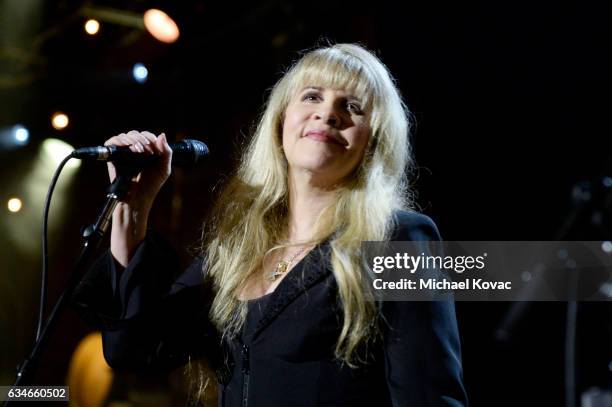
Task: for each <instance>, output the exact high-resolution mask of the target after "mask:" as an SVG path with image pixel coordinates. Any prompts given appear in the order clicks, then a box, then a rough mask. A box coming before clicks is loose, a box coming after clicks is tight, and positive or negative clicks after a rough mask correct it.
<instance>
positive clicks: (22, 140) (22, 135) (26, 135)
mask: <svg viewBox="0 0 612 407" xmlns="http://www.w3.org/2000/svg"><path fill="white" fill-rule="evenodd" d="M13 134H14V137H15V141H16V142H17V144H20V145H24V144H27V143H28V140H29V139H30V132H29V131H28V129H26V128H25V127H23V126H22V125H20V124H18V125H16V126H15V127H13Z"/></svg>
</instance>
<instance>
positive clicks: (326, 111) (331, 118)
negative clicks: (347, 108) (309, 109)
mask: <svg viewBox="0 0 612 407" xmlns="http://www.w3.org/2000/svg"><path fill="white" fill-rule="evenodd" d="M316 116H317V118H318V119H320V120H323V121H324V122H325V123H326V124H329V125H330V126H337V125H338V124H339V123H340V115H339V113H338V111H337V110H336V108H335V107H334V106H333V104H331V103H330V104H321V105H319V109H317V112H316Z"/></svg>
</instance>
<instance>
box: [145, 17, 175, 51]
mask: <svg viewBox="0 0 612 407" xmlns="http://www.w3.org/2000/svg"><path fill="white" fill-rule="evenodd" d="M144 25H145V27H146V28H147V31H149V33H150V34H151V35H152V36H153V37H155V39H156V40H158V41H161V42H165V43H167V44H170V43H173V42H175V41H176V40H178V37H179V35H180V32H179V28H178V26H177V25H176V23H175V22H174V20H172V18H170V16H169V15H168V14H166V13H164V12H163V11H161V10H157V9H150V10H147V11H145V13H144Z"/></svg>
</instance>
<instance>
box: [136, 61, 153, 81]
mask: <svg viewBox="0 0 612 407" xmlns="http://www.w3.org/2000/svg"><path fill="white" fill-rule="evenodd" d="M132 75H134V79H135V80H136V82H138V83H144V82H146V80H147V77H148V76H149V70H148V69H147V67H146V66H144V65H143V64H140V63H138V64H134V68H132Z"/></svg>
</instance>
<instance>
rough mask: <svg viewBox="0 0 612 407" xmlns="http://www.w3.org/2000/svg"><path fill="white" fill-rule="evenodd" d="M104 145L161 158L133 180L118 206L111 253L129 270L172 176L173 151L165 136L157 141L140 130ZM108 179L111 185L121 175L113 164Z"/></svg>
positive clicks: (157, 138) (151, 134)
mask: <svg viewBox="0 0 612 407" xmlns="http://www.w3.org/2000/svg"><path fill="white" fill-rule="evenodd" d="M104 145H105V146H108V145H116V146H129V148H130V150H131V151H132V152H134V153H139V154H148V155H153V154H155V155H158V156H159V157H160V159H159V161H158V162H157V163H156V164H154V165H151V166H150V167H147V168H145V169H143V170H142V171H141V172H140V173H139V174H138V175H137V176H136V177H134V178H133V180H132V185H131V186H130V190H129V192H128V193H127V195H126V197H125V198H124V199H123V200H122V201H121V202H120V203H119V204H117V207H116V208H115V211H114V213H113V226H112V231H111V253H112V254H113V257H114V258H115V260H116V261H117V262H118V263H119V264H120V265H121V266H123V267H127V265H128V263H129V261H130V259H131V258H132V255H133V254H134V251H135V250H136V248H137V247H138V245H139V244H140V242H142V240H143V239H144V237H145V234H146V230H147V220H148V217H149V212H150V211H151V207H152V206H153V201H154V200H155V197H156V196H157V193H158V192H159V190H160V189H161V187H162V186H163V185H164V183H165V182H166V180H167V179H168V177H169V176H170V171H171V162H172V150H171V149H170V146H169V145H168V142H167V140H166V135H165V134H163V133H162V134H161V135H160V136H159V137H156V136H155V135H154V134H153V133H150V132H148V131H142V132H139V131H136V130H132V131H129V132H127V133H121V134H119V135H117V136H115V137H111V138H110V139H108V140H106V142H105V143H104ZM108 175H109V177H110V180H111V182H112V181H113V180H114V179H115V177H116V175H117V170H116V168H115V166H114V165H113V164H112V163H111V162H109V163H108Z"/></svg>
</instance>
